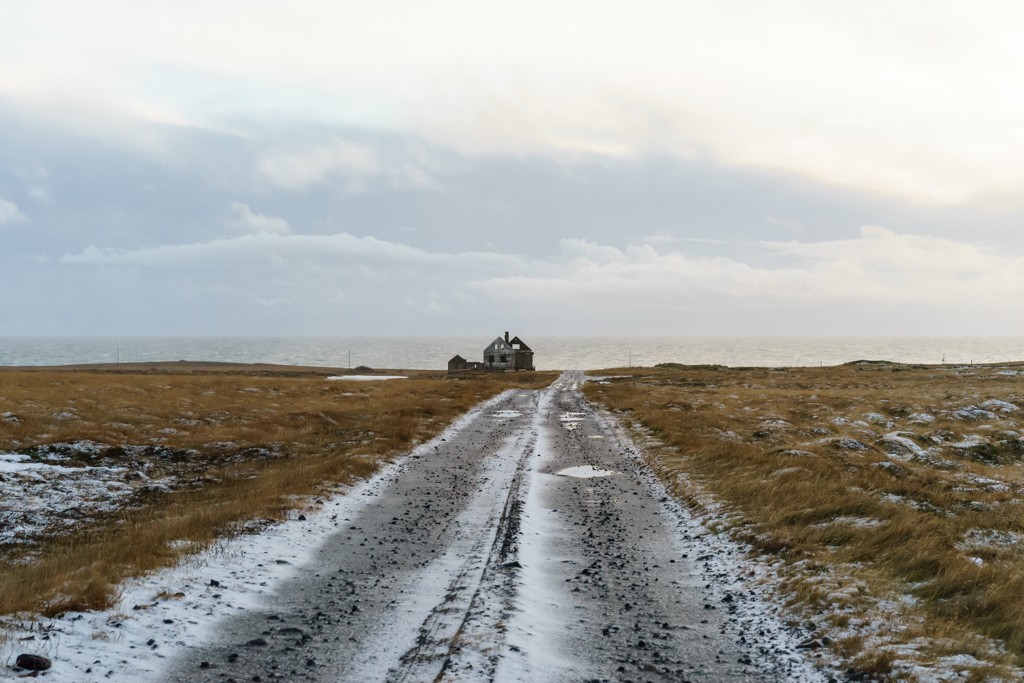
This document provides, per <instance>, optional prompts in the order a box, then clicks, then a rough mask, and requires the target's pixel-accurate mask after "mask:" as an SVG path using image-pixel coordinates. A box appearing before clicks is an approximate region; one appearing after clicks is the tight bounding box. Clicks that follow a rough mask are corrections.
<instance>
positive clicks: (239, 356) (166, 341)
mask: <svg viewBox="0 0 1024 683" xmlns="http://www.w3.org/2000/svg"><path fill="white" fill-rule="evenodd" d="M522 338H523V341H525V342H526V343H527V344H528V345H529V346H530V348H532V349H533V352H534V363H535V365H536V367H537V369H538V370H565V369H579V370H599V369H603V368H621V367H635V366H652V365H657V364H658V363H683V364H687V365H703V364H716V365H726V366H730V367H795V366H816V365H822V366H825V365H840V364H842V363H847V362H850V361H855V360H886V361H893V362H901V363H927V364H940V363H947V364H958V365H969V364H973V363H1004V362H1015V361H1024V337H569V336H536V337H533V336H527V335H523V337H522ZM493 340H494V338H493V337H488V336H462V337H367V336H352V337H0V366H40V365H46V366H51V365H76V364H83V363H154V362H159V361H178V360H188V361H219V362H231V363H275V364H283V365H307V366H309V365H312V366H320V367H329V368H341V369H344V368H356V367H359V366H363V367H369V368H374V369H389V370H402V369H406V370H441V369H445V368H447V365H448V359H449V358H451V357H452V356H454V355H455V354H459V355H461V356H463V357H464V358H466V359H467V360H481V359H482V355H483V349H484V347H485V346H487V345H488V344H489V343H490V342H492V341H493Z"/></svg>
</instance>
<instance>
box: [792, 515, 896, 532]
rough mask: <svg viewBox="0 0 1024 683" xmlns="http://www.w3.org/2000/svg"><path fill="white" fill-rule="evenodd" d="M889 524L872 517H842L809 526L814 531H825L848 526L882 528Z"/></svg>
mask: <svg viewBox="0 0 1024 683" xmlns="http://www.w3.org/2000/svg"><path fill="white" fill-rule="evenodd" d="M888 523H889V522H888V521H887V520H884V519H876V518H874V517H853V516H847V515H843V516H841V517H836V518H834V519H830V520H829V521H827V522H819V523H818V524H812V525H811V526H812V527H814V528H815V529H825V528H827V527H830V526H834V525H841V526H850V527H853V528H855V529H874V528H876V527H880V526H884V525H885V524H888Z"/></svg>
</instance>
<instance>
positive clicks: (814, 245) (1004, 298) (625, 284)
mask: <svg viewBox="0 0 1024 683" xmlns="http://www.w3.org/2000/svg"><path fill="white" fill-rule="evenodd" d="M760 247H761V249H762V250H764V251H765V252H767V253H768V254H769V255H773V256H774V257H775V260H776V263H775V264H774V265H753V264H752V263H746V262H743V261H740V260H736V259H733V258H707V257H704V258H699V257H696V258H695V257H691V256H688V255H687V254H686V253H684V252H683V251H679V250H668V251H659V250H658V249H657V248H655V246H652V245H648V244H639V245H631V246H629V247H626V248H624V249H620V248H616V247H612V246H608V245H601V244H595V243H592V242H588V241H586V240H578V239H567V240H563V241H562V258H561V259H560V260H559V261H556V262H549V263H546V264H544V265H543V267H540V268H538V269H537V271H536V272H534V273H532V274H516V275H511V276H505V277H494V278H488V279H486V280H483V281H481V282H478V283H476V285H475V286H476V287H478V288H479V289H481V290H484V291H487V292H488V293H490V294H491V295H493V296H497V295H499V293H500V292H503V291H506V292H507V291H515V292H517V293H518V294H519V295H521V296H523V297H526V298H534V299H536V300H538V301H544V302H547V303H548V304H549V305H555V306H565V305H572V306H577V307H583V308H587V307H591V308H593V309H595V310H615V309H623V310H624V309H626V308H628V307H630V306H632V307H636V308H643V309H648V310H649V309H660V310H665V309H668V310H672V309H679V310H682V309H688V308H692V307H693V306H697V305H701V304H702V302H703V303H705V304H706V303H707V302H710V301H711V300H714V301H715V302H717V304H716V305H723V302H726V303H725V304H724V305H726V306H728V303H727V302H729V301H731V302H733V305H736V304H741V305H745V303H748V302H762V304H764V305H768V306H770V305H772V304H779V303H787V304H792V303H799V302H803V303H806V304H816V305H828V306H842V305H844V304H848V303H850V302H856V303H859V304H871V305H883V306H893V305H899V306H926V307H933V308H949V309H950V310H951V311H953V310H960V311H966V310H970V309H971V308H972V307H981V308H984V309H1004V308H1005V307H1011V306H1014V305H1015V303H1014V302H1016V301H1019V300H1020V298H1021V297H1022V296H1024V278H1021V277H1020V273H1021V272H1024V256H1020V255H1008V254H1005V253H1000V252H997V251H995V250H990V249H986V248H984V247H982V246H978V245H973V244H968V243H964V242H958V241H955V240H951V239H946V238H938V237H930V236H921V235H901V234H898V233H896V232H894V231H892V230H889V229H887V228H883V227H878V226H866V227H864V228H863V229H862V233H861V236H860V237H859V238H857V239H849V240H832V241H822V242H796V241H793V242H762V243H760ZM911 317H913V316H911Z"/></svg>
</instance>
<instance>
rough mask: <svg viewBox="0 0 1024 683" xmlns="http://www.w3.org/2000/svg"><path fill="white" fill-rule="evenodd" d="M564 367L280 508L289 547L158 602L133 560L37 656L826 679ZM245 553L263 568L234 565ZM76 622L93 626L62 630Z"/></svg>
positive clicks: (127, 668) (86, 671)
mask: <svg viewBox="0 0 1024 683" xmlns="http://www.w3.org/2000/svg"><path fill="white" fill-rule="evenodd" d="M582 381H583V377H582V375H581V374H580V373H566V374H564V375H563V376H562V377H561V378H560V379H559V380H557V381H556V382H555V383H554V384H553V385H552V386H551V387H549V388H547V389H545V390H544V391H540V392H535V391H511V392H507V393H506V394H503V395H502V396H501V397H499V398H498V399H496V400H492V401H490V402H488V403H487V404H485V405H484V406H483V407H482V408H481V409H477V410H475V411H473V412H471V413H470V414H469V415H468V416H466V417H465V418H463V419H462V420H460V421H459V423H458V424H457V425H456V426H454V427H453V428H450V429H449V430H447V431H446V432H445V434H444V435H443V436H442V437H440V438H438V439H437V440H435V441H434V442H431V443H430V444H427V445H426V446H424V447H420V448H418V449H417V450H416V451H414V452H413V453H411V454H410V455H409V456H407V457H406V458H404V459H403V460H402V461H401V462H400V463H399V464H397V465H396V466H393V467H391V468H389V469H388V470H387V471H385V472H384V473H382V474H381V475H378V476H377V477H375V478H374V479H373V480H371V481H370V482H368V483H367V484H366V485H363V486H361V487H359V490H358V491H356V492H353V494H352V495H349V496H345V497H343V502H341V503H339V502H337V501H329V502H328V504H327V505H326V506H325V508H324V512H321V513H316V514H315V515H313V514H311V517H310V520H309V521H308V522H306V521H303V522H302V525H300V524H299V523H298V522H287V523H285V524H284V525H282V527H284V528H285V529H287V530H290V531H286V533H291V534H296V533H298V534H303V533H310V534H322V535H323V539H322V540H319V539H311V540H310V543H309V544H308V546H307V547H308V550H306V551H301V550H296V555H295V556H294V557H288V558H284V557H282V555H281V553H282V551H284V552H287V550H286V549H287V547H288V545H287V543H281V542H280V541H278V542H276V543H275V544H271V545H270V548H271V549H270V550H266V551H259V553H257V552H256V551H254V550H243V551H231V550H226V551H224V555H225V557H220V558H213V559H212V560H210V564H209V565H203V566H202V567H200V568H199V569H195V568H193V569H192V570H191V571H189V572H186V575H187V577H188V578H187V581H188V583H187V585H186V586H185V587H184V588H183V589H182V590H181V591H180V592H179V593H175V594H173V595H172V597H174V596H175V595H177V596H180V600H179V601H180V603H181V604H180V605H179V606H177V607H174V606H173V605H172V604H171V603H173V602H174V601H173V600H168V599H167V598H166V595H167V594H168V592H173V591H174V590H175V588H174V586H177V585H178V584H177V583H174V582H176V581H177V582H178V583H181V582H182V581H184V580H185V579H183V578H182V576H180V575H179V574H180V570H172V571H170V572H169V573H167V574H166V575H165V576H163V577H161V578H159V581H160V583H159V584H157V585H162V586H169V587H168V588H166V589H164V590H163V591H162V593H161V594H162V595H163V596H164V597H161V598H159V599H156V600H154V601H153V602H152V603H151V604H150V603H149V602H147V603H145V604H143V605H141V607H143V608H144V609H142V610H140V609H139V607H140V605H135V607H134V608H132V607H130V606H129V604H128V603H131V602H134V601H136V600H138V599H139V598H138V595H139V594H140V593H144V592H145V591H147V590H149V591H153V586H152V585H151V583H147V581H149V580H143V581H142V583H141V584H140V585H139V586H136V587H135V588H131V589H129V590H127V591H126V597H125V600H126V601H127V602H126V603H125V604H124V605H122V606H121V608H120V610H117V609H115V610H112V612H111V615H113V616H111V617H110V618H107V619H106V621H105V622H104V621H103V620H102V619H100V618H96V617H94V618H93V619H92V621H91V622H89V623H92V624H94V625H93V626H89V627H83V626H81V625H80V623H78V622H76V619H81V617H77V618H76V617H72V618H70V619H68V620H67V623H63V622H62V623H59V624H55V625H51V626H50V629H51V632H52V633H56V634H59V635H60V638H61V642H62V643H63V644H62V646H61V650H58V651H55V652H52V653H49V654H53V655H56V657H55V666H54V669H53V670H52V671H51V672H47V673H48V674H49V675H50V676H53V677H54V678H53V680H65V678H62V676H64V675H69V674H73V676H72V677H70V678H66V680H97V681H99V680H115V681H116V680H163V681H166V682H168V683H178V682H184V681H189V682H193V681H218V682H223V681H230V680H233V681H272V680H289V681H307V680H308V681H437V680H445V681H591V680H609V681H620V680H621V681H629V680H636V681H689V680H692V681H784V680H800V681H818V680H821V681H824V680H826V677H824V676H822V675H821V674H820V673H819V672H818V671H817V670H816V669H815V668H814V667H813V666H811V665H810V664H809V663H808V662H807V660H805V659H804V658H803V657H802V656H801V655H800V654H798V653H796V651H795V649H794V647H793V646H794V644H795V642H796V641H795V640H792V638H794V637H795V634H793V633H791V632H789V631H788V630H787V629H786V628H785V627H782V626H781V625H780V624H779V623H778V621H777V620H776V619H775V617H774V616H772V614H771V613H770V612H771V610H768V609H765V608H764V607H763V606H761V605H759V603H758V600H757V598H756V596H753V597H752V594H747V593H749V591H744V590H742V589H737V585H740V584H738V583H737V582H738V581H739V575H740V574H741V569H742V567H743V564H742V560H741V558H740V557H739V554H738V553H737V552H736V549H735V548H733V547H730V546H729V545H728V543H727V542H724V541H722V540H721V539H718V540H716V539H717V537H716V536H714V535H713V534H709V533H707V531H706V530H705V529H703V528H702V527H700V525H699V523H698V522H696V521H695V520H693V519H692V518H690V517H689V516H688V515H687V513H686V512H685V510H683V509H682V508H680V507H679V506H678V505H676V503H675V502H674V501H672V500H670V499H669V498H668V497H667V495H666V494H665V492H664V490H663V489H662V488H661V487H660V484H659V483H658V482H657V481H656V480H655V479H654V477H653V476H652V475H651V474H650V472H649V471H648V470H647V469H646V467H644V466H643V465H642V463H641V462H640V460H639V458H637V457H636V453H635V450H634V449H633V447H632V445H631V444H630V442H629V440H628V439H627V438H625V437H624V436H622V432H621V430H619V429H617V425H616V424H615V422H614V420H613V419H612V418H611V417H610V416H608V415H603V414H601V413H598V412H595V410H594V409H593V408H592V407H591V406H590V405H589V404H587V403H586V401H585V400H584V399H583V397H582V395H581V394H580V393H579V391H578V388H579V385H580V383H582ZM332 506H333V507H332ZM339 506H340V507H339ZM332 510H333V511H334V516H332V517H330V518H329V519H328V518H327V515H329V514H330V513H331V512H332ZM318 520H319V521H318ZM279 532H280V530H279ZM240 542H243V543H244V542H245V541H244V539H242V540H241V541H240ZM230 543H231V542H229V545H230ZM722 543H725V545H721V544H722ZM716 544H719V545H716ZM301 545H302V543H301V542H299V543H296V547H297V548H301ZM232 553H234V554H232ZM260 553H262V554H260ZM270 558H276V559H270ZM225 560H228V561H225ZM259 560H262V561H259ZM218 562H219V563H220V564H218ZM246 563H247V564H249V565H252V564H256V566H257V567H259V568H260V569H259V570H258V571H263V572H267V570H268V568H269V570H270V572H269V575H268V576H264V577H263V578H265V580H264V581H259V576H260V575H259V574H258V573H257V575H256V577H257V578H255V579H253V578H252V577H251V576H250V575H249V574H247V569H248V568H247V567H246V566H241V565H243V564H246ZM265 565H267V566H265ZM281 566H286V568H287V571H286V572H277V573H276V574H275V568H276V569H280V567H281ZM217 567H219V571H220V572H222V573H217V572H218V569H217ZM229 569H230V571H229ZM175 572H179V574H175ZM260 586H262V588H261V587H260ZM233 588H234V589H235V590H240V591H241V592H236V593H232V592H231V591H232V589H233ZM131 610H134V612H132V611H131ZM168 610H171V611H168ZM150 617H152V618H150ZM160 617H164V618H163V619H162V620H161V619H160ZM168 617H170V618H168ZM111 618H113V619H115V620H116V621H115V622H114V623H113V626H111ZM147 619H148V621H147ZM133 622H134V623H133ZM100 623H105V627H103V628H105V629H106V630H103V628H99V627H98V626H96V624H100ZM75 629H78V630H77V631H76V630H75ZM90 629H91V631H92V634H93V635H92V638H93V639H94V642H90V641H89V640H88V639H86V638H85V637H84V636H79V638H80V639H79V640H76V637H75V636H74V635H73V634H74V633H76V632H77V633H87V632H89V630H90ZM115 629H116V630H115ZM161 629H174V630H173V632H171V633H162V632H161ZM107 632H114V633H115V636H113V637H110V636H106V635H103V634H105V633H107ZM97 633H100V634H101V636H100V637H97V636H96V634H97ZM122 634H123V635H122ZM147 638H148V640H147ZM109 640H113V641H115V643H114V644H111V643H109V642H105V641H109ZM144 642H145V643H146V645H143V643H144ZM154 643H156V644H154ZM147 646H148V647H147ZM105 650H106V652H105ZM62 655H63V656H64V659H65V660H66V661H64V662H62V661H60V660H61V659H62ZM136 660H137V661H136Z"/></svg>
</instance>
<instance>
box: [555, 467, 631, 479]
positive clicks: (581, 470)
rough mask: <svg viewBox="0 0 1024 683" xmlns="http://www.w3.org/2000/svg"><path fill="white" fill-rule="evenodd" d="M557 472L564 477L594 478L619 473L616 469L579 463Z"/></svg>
mask: <svg viewBox="0 0 1024 683" xmlns="http://www.w3.org/2000/svg"><path fill="white" fill-rule="evenodd" d="M555 474H557V475H559V476H562V477H575V478H576V479H594V478H595V477H610V476H612V475H613V474H618V472H616V471H615V470H601V469H598V468H596V467H594V466H592V465H578V466H576V467H566V468H565V469H564V470H558V471H557V472H555Z"/></svg>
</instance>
